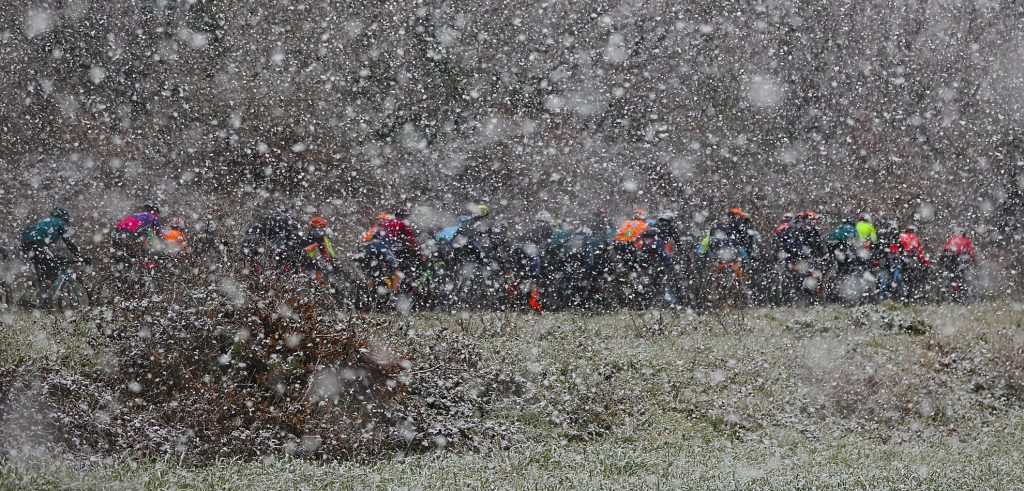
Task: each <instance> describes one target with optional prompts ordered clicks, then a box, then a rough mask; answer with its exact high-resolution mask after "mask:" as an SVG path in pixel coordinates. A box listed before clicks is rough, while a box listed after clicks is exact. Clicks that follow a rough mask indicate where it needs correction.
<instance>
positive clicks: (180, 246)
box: [163, 229, 188, 252]
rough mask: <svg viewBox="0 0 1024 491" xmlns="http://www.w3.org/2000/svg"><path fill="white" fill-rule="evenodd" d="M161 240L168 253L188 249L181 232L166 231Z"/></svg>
mask: <svg viewBox="0 0 1024 491" xmlns="http://www.w3.org/2000/svg"><path fill="white" fill-rule="evenodd" d="M163 239H164V246H165V247H166V248H167V251H168V252H184V251H185V249H187V248H188V241H187V240H186V238H185V234H184V233H182V232H181V230H174V229H171V230H168V231H167V232H165V233H164V235H163Z"/></svg>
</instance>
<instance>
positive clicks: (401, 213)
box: [393, 205, 412, 218]
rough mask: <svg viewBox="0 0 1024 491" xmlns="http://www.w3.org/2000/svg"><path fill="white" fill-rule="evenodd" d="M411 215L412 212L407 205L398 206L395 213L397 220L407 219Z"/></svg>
mask: <svg viewBox="0 0 1024 491" xmlns="http://www.w3.org/2000/svg"><path fill="white" fill-rule="evenodd" d="M411 214H412V212H411V211H409V207H408V206H405V205H398V206H396V207H395V212H394V213H393V215H394V216H395V218H405V217H407V216H409V215H411Z"/></svg>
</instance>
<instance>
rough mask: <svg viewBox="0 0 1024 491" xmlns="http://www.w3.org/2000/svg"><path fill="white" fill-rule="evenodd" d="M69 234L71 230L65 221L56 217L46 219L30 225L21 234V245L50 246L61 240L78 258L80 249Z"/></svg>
mask: <svg viewBox="0 0 1024 491" xmlns="http://www.w3.org/2000/svg"><path fill="white" fill-rule="evenodd" d="M69 232H70V228H69V227H68V224H67V223H66V222H65V221H64V220H61V219H60V218H56V217H46V218H44V219H42V220H39V221H38V222H36V223H35V224H34V225H29V226H28V227H27V228H25V230H24V231H23V232H22V233H21V244H22V245H26V244H34V243H43V244H46V245H50V244H53V243H55V242H57V241H58V240H60V241H63V242H64V245H66V246H67V247H68V250H69V251H71V253H72V254H74V255H76V256H77V255H78V247H77V246H75V244H74V242H71V239H69V238H68V234H69Z"/></svg>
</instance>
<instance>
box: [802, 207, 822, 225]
mask: <svg viewBox="0 0 1024 491" xmlns="http://www.w3.org/2000/svg"><path fill="white" fill-rule="evenodd" d="M804 216H806V217H807V219H808V220H810V221H812V222H814V223H818V218H819V216H818V212H816V211H814V210H807V211H805V212H804Z"/></svg>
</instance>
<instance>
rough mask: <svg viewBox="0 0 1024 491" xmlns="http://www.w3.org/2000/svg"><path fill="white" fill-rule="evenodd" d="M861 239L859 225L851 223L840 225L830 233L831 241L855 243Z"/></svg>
mask: <svg viewBox="0 0 1024 491" xmlns="http://www.w3.org/2000/svg"><path fill="white" fill-rule="evenodd" d="M859 239H860V234H859V233H858V232H857V227H855V226H854V225H853V224H849V223H844V224H842V225H840V226H839V228H837V229H836V230H835V231H834V232H832V233H830V234H828V241H829V242H847V243H850V244H855V243H857V242H858V241H859Z"/></svg>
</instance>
